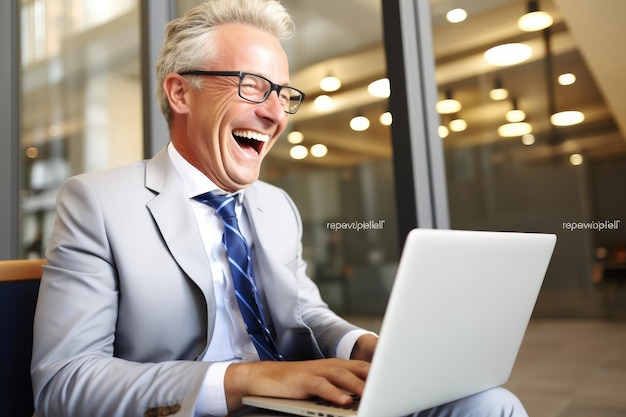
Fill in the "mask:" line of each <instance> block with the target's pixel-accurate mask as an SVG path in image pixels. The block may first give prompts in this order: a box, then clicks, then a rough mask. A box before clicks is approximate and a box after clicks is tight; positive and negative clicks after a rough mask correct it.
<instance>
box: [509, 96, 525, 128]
mask: <svg viewBox="0 0 626 417" xmlns="http://www.w3.org/2000/svg"><path fill="white" fill-rule="evenodd" d="M511 101H512V103H513V108H512V109H511V110H509V111H508V112H506V115H505V116H504V118H505V119H506V121H507V122H509V123H517V122H521V121H523V120H524V119H525V118H526V113H525V112H524V110H520V109H519V108H517V99H515V98H514V99H513V100H511Z"/></svg>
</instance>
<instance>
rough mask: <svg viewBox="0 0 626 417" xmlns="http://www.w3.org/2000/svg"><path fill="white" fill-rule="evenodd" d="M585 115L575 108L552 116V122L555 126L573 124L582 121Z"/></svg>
mask: <svg viewBox="0 0 626 417" xmlns="http://www.w3.org/2000/svg"><path fill="white" fill-rule="evenodd" d="M583 120H585V115H584V114H583V113H582V112H579V111H575V110H568V111H561V112H558V113H554V114H553V115H552V116H550V122H551V123H552V124H553V125H554V126H572V125H576V124H578V123H582V122H583Z"/></svg>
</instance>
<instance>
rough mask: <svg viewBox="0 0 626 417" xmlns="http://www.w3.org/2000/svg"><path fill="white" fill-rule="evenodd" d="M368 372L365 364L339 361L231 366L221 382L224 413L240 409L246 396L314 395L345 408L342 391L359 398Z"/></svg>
mask: <svg viewBox="0 0 626 417" xmlns="http://www.w3.org/2000/svg"><path fill="white" fill-rule="evenodd" d="M368 371H369V363H368V362H365V361H357V360H342V359H319V360H313V361H302V362H272V361H262V362H246V363H236V364H232V365H230V366H229V367H228V369H227V370H226V375H225V380H224V389H225V391H226V401H227V403H228V410H229V411H230V412H232V411H235V410H236V409H239V408H241V407H242V404H241V399H242V398H243V397H244V396H246V395H261V396H270V397H282V398H295V399H304V398H310V397H314V396H317V397H321V398H323V399H325V400H328V401H331V402H333V403H336V404H341V405H348V404H350V403H351V402H352V397H350V395H348V394H346V391H348V392H351V393H355V394H358V395H361V394H362V393H363V388H364V387H365V378H366V377H367V373H368Z"/></svg>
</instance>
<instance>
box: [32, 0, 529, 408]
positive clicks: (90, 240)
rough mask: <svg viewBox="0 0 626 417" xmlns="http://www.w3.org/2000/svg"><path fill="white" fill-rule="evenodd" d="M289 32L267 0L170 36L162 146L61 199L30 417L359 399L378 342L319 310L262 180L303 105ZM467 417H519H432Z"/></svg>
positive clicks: (499, 394) (288, 216)
mask: <svg viewBox="0 0 626 417" xmlns="http://www.w3.org/2000/svg"><path fill="white" fill-rule="evenodd" d="M291 30H292V21H291V19H290V17H289V15H288V14H287V13H286V11H285V10H284V9H283V8H282V6H281V5H280V4H279V3H277V2H275V1H272V0H269V1H266V0H254V1H253V0H213V1H209V2H207V3H204V4H202V5H200V6H198V7H197V8H195V9H193V10H191V11H190V12H189V13H188V14H187V15H186V16H184V17H182V18H180V19H177V20H175V21H173V22H171V23H170V24H169V25H168V27H167V30H166V39H165V42H164V45H163V49H162V52H161V55H160V58H159V61H158V63H157V76H158V85H159V96H160V100H161V103H160V104H161V108H162V111H163V113H164V115H165V117H166V119H167V121H168V124H169V128H170V137H171V143H170V144H169V145H168V146H167V147H166V148H165V149H163V150H162V151H161V152H159V153H158V154H157V155H156V156H155V157H154V158H153V159H151V160H149V161H144V162H140V163H136V164H133V165H130V166H127V167H122V168H118V169H113V170H110V171H107V172H103V173H90V174H84V175H81V176H78V177H74V178H71V179H70V180H68V181H67V182H66V183H65V184H64V186H63V187H62V189H61V190H60V192H59V197H58V204H57V220H56V223H55V228H54V233H53V236H52V239H51V243H50V246H49V248H48V250H47V253H46V257H47V260H48V266H47V267H46V268H45V272H44V276H43V278H42V282H41V289H40V296H39V301H38V306H37V313H36V319H35V329H34V331H35V338H34V339H35V340H34V349H33V362H32V376H33V385H34V394H35V405H36V411H37V413H38V415H39V416H40V417H48V416H76V417H78V416H88V415H89V416H108V417H111V416H141V415H147V416H152V415H169V414H173V415H177V416H203V415H215V416H219V415H225V414H228V413H232V412H234V411H235V410H238V409H241V408H242V404H241V398H242V397H243V396H245V395H270V396H283V397H291V398H305V397H310V396H314V395H315V396H320V397H323V398H325V399H328V400H330V401H333V402H336V403H339V404H348V403H350V402H351V397H349V396H348V395H346V394H345V390H347V391H351V392H355V393H357V394H360V393H361V392H362V390H363V387H364V383H365V379H366V376H367V372H368V369H369V360H370V359H371V357H372V355H373V352H374V348H375V345H376V337H375V336H374V335H372V334H371V333H369V332H366V331H364V330H362V329H358V328H356V327H355V326H353V325H351V324H350V323H347V322H346V321H344V320H343V319H341V318H339V317H338V316H336V315H335V314H334V313H333V312H332V311H330V310H329V309H328V308H327V306H326V304H324V302H323V301H322V300H321V298H320V296H319V292H318V291H317V288H316V287H315V285H314V283H313V282H312V281H311V280H310V279H309V278H308V277H307V276H306V273H305V268H306V265H305V262H304V261H303V259H302V253H301V233H302V226H301V222H300V218H299V214H298V212H297V209H296V208H295V206H294V204H293V202H292V201H291V199H290V198H289V197H288V196H287V195H286V194H285V193H284V192H283V191H281V190H280V189H277V188H275V187H273V186H270V185H268V184H266V183H263V182H260V181H258V176H259V169H260V164H261V161H262V160H263V158H264V157H265V155H267V153H268V152H269V151H270V149H271V147H272V146H273V144H274V143H275V142H276V140H277V139H278V137H279V136H280V134H281V133H282V132H283V130H284V129H285V127H286V125H287V117H288V113H294V112H295V111H297V108H298V106H299V104H300V102H301V100H302V99H303V93H301V92H300V91H298V90H297V89H295V88H292V87H289V86H288V85H289V70H288V63H287V57H286V55H285V52H284V51H283V49H282V47H281V44H280V40H282V39H285V38H286V37H287V36H289V34H290V31H291ZM208 192H211V194H207V193H208ZM213 199H219V201H220V202H219V203H218V204H217V205H215V206H213V205H212V204H213V203H212V201H213ZM226 206H228V207H230V208H231V209H232V210H233V211H232V214H229V215H226V214H224V212H225V211H226V209H225V208H224V207H226ZM222 216H224V217H222ZM233 218H236V219H237V220H234V221H233ZM231 222H233V223H231ZM232 236H234V237H232ZM229 239H239V240H238V244H239V245H240V247H242V248H243V249H242V250H243V251H244V252H245V253H244V255H245V256H244V258H245V257H250V258H251V259H252V262H251V263H250V264H248V265H247V266H242V265H243V263H240V262H239V260H238V259H239V257H238V255H237V256H235V255H233V253H234V249H233V247H234V246H235V244H234V243H233V242H234V240H229ZM243 241H245V242H246V244H247V245H246V244H242V243H241V242H243ZM231 251H233V252H231ZM235 258H237V260H235ZM241 262H246V263H247V262H248V261H244V260H242V261H241ZM250 265H253V267H252V266H250ZM240 275H241V276H243V277H244V278H245V279H244V280H243V281H244V283H243V284H241V283H239V282H240V281H239V278H240ZM250 283H251V284H250ZM242 285H248V286H247V287H246V288H247V289H246V290H243V289H242V287H241V286H242ZM246 291H249V292H250V294H251V296H252V299H249V298H247V297H246V296H245V295H242V294H243V293H244V292H246ZM248 309H249V310H250V311H248ZM250 314H252V315H253V316H254V317H253V320H256V323H255V324H250V322H249V317H248V316H249V315H250ZM255 326H258V327H259V331H258V332H257V331H256V330H254V331H253V330H252V329H251V328H253V327H255ZM249 333H250V334H249ZM260 335H261V336H260ZM267 355H269V356H272V355H274V358H275V359H277V360H259V359H267V358H266V356H267ZM283 359H286V360H283ZM313 359H315V360H313ZM347 359H351V360H347ZM470 409H472V410H481V411H480V412H481V415H491V414H487V413H486V412H483V411H482V410H490V412H491V411H493V412H494V413H498V414H493V415H498V416H499V415H507V416H508V415H525V413H524V411H523V407H522V406H521V405H520V404H519V402H518V401H517V399H516V398H515V397H513V396H512V395H511V394H509V393H508V392H507V391H504V390H502V389H498V390H492V391H489V392H487V393H484V394H481V395H477V396H473V397H470V398H468V399H465V400H461V401H459V402H457V403H453V404H449V405H446V406H443V408H442V409H437V410H429V411H428V412H429V413H440V412H450V411H452V412H457V413H461V412H464V411H468V410H470ZM502 410H506V411H502ZM504 412H505V413H506V414H502V413H504ZM516 413H517V414H516ZM432 415H441V416H443V415H448V414H432ZM455 415H461V414H455Z"/></svg>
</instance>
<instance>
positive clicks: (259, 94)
mask: <svg viewBox="0 0 626 417" xmlns="http://www.w3.org/2000/svg"><path fill="white" fill-rule="evenodd" d="M178 74H179V75H207V76H219V77H239V97H241V98H242V99H244V100H247V101H250V102H252V103H263V102H264V101H266V100H267V99H268V98H269V96H270V94H272V91H276V94H277V95H278V99H279V100H280V104H281V105H282V107H283V110H284V111H285V113H289V114H294V113H295V112H297V111H298V109H299V108H300V104H302V100H304V93H303V92H302V91H300V90H298V89H297V88H293V87H289V86H286V85H278V84H274V83H273V82H271V81H270V80H268V79H267V78H265V77H262V76H260V75H256V74H250V73H249V72H242V71H201V70H190V71H184V72H179V73H178Z"/></svg>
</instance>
